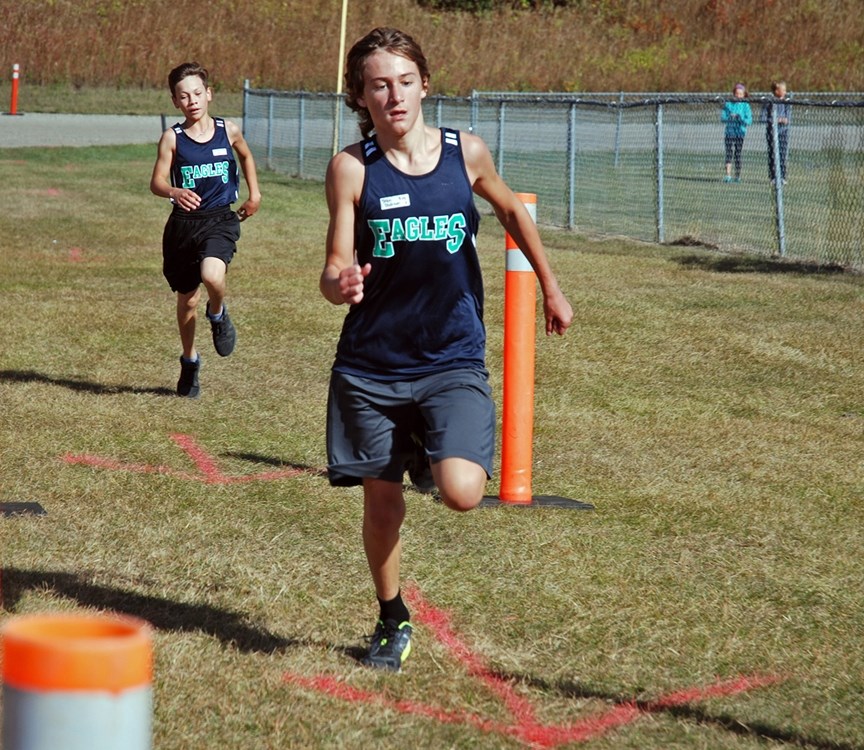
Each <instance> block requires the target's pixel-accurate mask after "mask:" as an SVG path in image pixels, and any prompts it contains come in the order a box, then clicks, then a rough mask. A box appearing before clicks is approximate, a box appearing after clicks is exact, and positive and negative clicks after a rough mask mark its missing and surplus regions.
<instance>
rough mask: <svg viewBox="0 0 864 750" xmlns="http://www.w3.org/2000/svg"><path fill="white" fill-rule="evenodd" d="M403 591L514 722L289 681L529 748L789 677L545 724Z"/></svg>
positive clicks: (328, 679) (741, 681) (753, 678)
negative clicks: (572, 721)
mask: <svg viewBox="0 0 864 750" xmlns="http://www.w3.org/2000/svg"><path fill="white" fill-rule="evenodd" d="M403 593H404V594H405V597H406V599H407V600H408V602H409V603H410V604H411V606H412V608H413V610H414V612H415V618H414V619H415V621H416V622H419V623H422V624H424V625H425V626H426V627H428V628H429V629H430V630H432V632H433V634H434V636H435V638H436V639H437V640H438V641H439V642H440V643H442V644H443V645H444V646H446V647H447V649H448V650H449V651H450V653H451V654H452V655H453V656H454V658H456V660H457V661H459V662H460V663H461V664H462V665H463V666H464V667H465V668H466V670H467V671H468V673H469V674H471V675H473V676H475V677H477V678H478V679H479V680H481V681H482V682H483V683H484V684H485V685H486V686H487V688H489V689H490V690H491V691H492V692H493V693H494V694H495V695H497V696H498V697H499V698H500V699H501V700H502V702H503V704H504V707H505V708H506V709H507V710H508V712H509V713H510V715H511V716H512V717H513V719H514V720H515V721H514V722H513V723H509V724H508V723H504V722H501V721H494V720H491V719H488V718H483V717H480V716H477V715H474V714H469V713H459V712H454V711H445V710H443V709H441V708H437V707H435V706H431V705H428V704H425V703H420V702H417V701H406V700H398V701H397V700H392V699H390V698H387V697H386V696H384V695H382V694H379V693H372V692H369V691H364V690H359V689H357V688H354V687H351V686H350V685H347V684H345V683H344V682H341V681H339V680H338V679H336V678H335V677H332V676H328V675H319V676H318V677H311V678H310V677H303V676H301V675H295V674H291V673H287V674H286V675H285V676H284V679H285V681H286V682H291V683H293V684H296V685H300V686H302V687H305V688H308V689H311V690H315V691H317V692H320V693H324V694H326V695H330V696H333V697H335V698H339V699H341V700H345V701H349V702H352V703H367V704H369V703H374V704H377V705H381V706H384V707H386V708H390V709H392V710H394V711H398V712H400V713H404V714H413V715H417V716H423V717H426V718H430V719H435V720H436V721H439V722H441V723H445V724H467V725H470V726H473V727H475V728H477V729H479V730H481V731H483V732H487V733H494V734H500V735H502V736H509V737H512V738H514V739H516V740H518V741H520V742H522V743H523V744H526V745H528V746H529V747H535V748H555V747H558V746H560V745H565V744H570V743H581V742H587V741H588V740H591V739H595V738H597V737H599V736H600V735H603V734H605V733H606V732H609V731H610V730H612V729H615V728H618V727H621V726H624V725H626V724H630V723H632V722H633V721H635V720H636V719H638V718H639V717H640V716H642V715H644V714H648V713H656V712H662V711H665V710H668V709H670V708H674V707H675V706H681V705H685V704H688V703H691V702H694V701H700V700H705V699H706V698H717V697H723V696H730V695H735V694H737V693H741V692H746V691H748V690H754V689H756V688H760V687H766V686H768V685H771V684H774V683H777V682H780V681H781V680H782V679H783V678H782V677H780V676H776V675H750V676H747V675H742V676H739V677H736V678H733V679H730V680H725V681H720V682H716V683H714V684H712V685H708V686H706V687H694V688H689V689H687V690H681V691H677V692H674V693H669V694H668V695H666V696H663V697H661V698H658V699H656V700H654V701H648V702H637V701H635V700H634V701H627V702H624V703H620V704H618V705H617V706H614V707H613V708H611V709H609V710H608V711H605V712H603V713H601V714H599V715H597V716H592V717H588V718H585V719H583V720H581V721H578V722H576V723H575V724H564V725H546V724H540V723H538V722H537V720H536V718H535V713H534V709H533V707H532V706H531V705H530V704H529V702H528V701H527V700H526V699H524V698H521V697H520V696H518V695H517V694H516V693H515V691H514V688H513V684H512V682H510V681H507V680H505V679H503V678H501V677H499V676H498V675H495V674H493V673H492V672H491V670H490V669H489V667H488V666H486V664H485V663H484V661H483V660H482V659H481V658H480V657H479V656H477V655H476V654H475V653H474V652H473V651H472V650H471V649H470V648H468V647H467V646H466V645H465V644H464V643H463V642H462V641H461V640H460V639H459V638H458V637H457V636H456V634H455V633H454V632H453V630H452V627H451V624H450V616H449V615H448V614H447V613H446V612H444V611H443V610H440V609H437V608H436V607H433V606H431V605H430V604H429V603H427V602H426V601H425V599H424V598H423V596H422V594H421V593H420V591H419V589H417V588H416V587H415V586H406V587H404V588H403Z"/></svg>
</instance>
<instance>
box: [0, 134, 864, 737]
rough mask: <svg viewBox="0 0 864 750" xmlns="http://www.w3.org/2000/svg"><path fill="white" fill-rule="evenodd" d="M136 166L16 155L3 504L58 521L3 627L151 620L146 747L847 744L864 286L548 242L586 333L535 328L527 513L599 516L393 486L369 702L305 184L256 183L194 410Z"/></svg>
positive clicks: (854, 632)
mask: <svg viewBox="0 0 864 750" xmlns="http://www.w3.org/2000/svg"><path fill="white" fill-rule="evenodd" d="M153 154H154V150H153V147H147V146H145V147H117V148H84V149H48V148H43V149H16V150H11V149H6V150H0V162H2V167H3V173H4V176H5V179H4V180H3V182H2V184H0V198H2V204H3V206H4V211H3V215H2V218H0V236H2V238H3V252H4V263H3V272H2V274H0V300H2V310H3V348H2V357H0V362H2V365H0V403H2V415H3V416H2V419H3V422H2V424H3V427H2V430H0V502H4V503H7V502H38V503H40V504H41V505H42V506H43V507H44V508H45V510H46V511H47V515H45V516H42V517H35V516H13V517H0V541H2V544H0V554H2V558H0V564H2V578H0V586H2V590H0V593H2V606H0V622H3V621H6V620H7V619H8V618H9V617H12V616H15V615H21V614H25V613H32V612H44V611H60V610H62V611H69V610H98V611H104V610H110V611H120V612H125V613H130V614H134V615H138V616H140V617H143V618H145V619H147V620H148V621H150V622H151V623H152V624H153V625H154V628H155V635H154V654H155V677H154V696H155V702H154V715H153V721H154V747H156V748H159V750H181V749H185V748H214V749H215V748H219V749H222V748H244V750H246V749H252V748H255V749H256V750H258V749H265V748H272V749H275V748H368V747H394V748H396V747H406V746H408V747H415V748H429V749H432V748H436V749H437V748H445V747H448V748H460V749H462V748H520V747H528V746H533V747H575V746H579V745H585V746H587V747H591V748H598V749H604V748H616V749H618V748H633V749H636V748H638V749H640V750H642V749H644V748H661V747H662V748H686V749H688V750H690V749H695V748H704V749H706V750H707V749H709V748H710V749H711V750H717V749H720V750H722V749H726V748H728V749H736V750H737V749H741V750H743V749H745V748H754V749H755V748H763V747H812V748H825V749H828V748H830V749H831V750H837V749H841V750H851V749H853V748H862V747H864V701H862V694H864V676H862V675H864V653H862V646H861V633H862V632H864V614H862V612H864V606H862V605H864V594H862V587H861V573H860V557H861V550H862V546H864V538H862V529H864V508H862V502H861V500H862V495H864V462H862V457H864V382H862V377H861V373H862V365H864V362H862V350H861V341H862V335H864V324H862V320H864V318H862V314H861V305H862V292H864V279H862V278H861V277H860V276H853V275H847V274H839V273H829V272H827V271H824V272H818V269H816V270H815V272H814V269H813V268H810V267H807V266H804V265H801V266H796V265H794V264H788V263H787V264H781V263H774V262H772V261H770V260H768V259H766V258H747V257H744V256H737V255H721V254H710V253H707V252H704V251H701V250H693V249H692V248H670V247H657V246H652V245H644V244H636V243H627V242H623V241H617V240H616V241H604V242H599V241H590V240H587V239H585V238H583V237H580V236H578V235H576V234H572V233H566V232H558V231H551V230H549V231H544V238H545V240H546V243H547V248H548V252H549V254H550V257H551V259H552V262H553V264H554V267H555V268H556V270H557V273H558V276H559V279H560V281H561V284H562V286H563V288H564V289H565V291H566V292H567V293H568V295H569V297H570V299H571V301H572V303H573V307H574V310H575V313H576V322H575V324H574V325H573V327H572V328H571V330H570V331H569V332H568V333H567V335H566V336H565V337H564V338H563V339H557V338H556V339H554V340H553V339H546V338H545V337H542V336H538V343H537V366H536V397H535V428H534V481H533V487H534V492H535V493H536V494H549V495H560V496H563V497H568V498H574V499H579V500H583V501H587V502H590V503H592V504H593V505H594V506H595V510H594V511H580V510H571V509H567V508H551V507H536V508H528V509H526V508H510V507H503V508H502V507H496V508H481V509H478V510H476V511H473V512H471V513H469V514H464V515H457V514H454V513H451V512H448V511H446V510H445V509H444V508H443V507H442V506H441V505H439V504H437V503H435V502H433V501H432V500H430V499H429V498H428V497H426V496H422V495H419V494H416V493H412V492H409V493H408V495H407V500H408V518H407V522H406V525H405V527H404V537H403V538H404V576H405V584H406V591H407V592H408V593H409V596H410V599H411V601H412V603H413V604H414V612H415V622H416V634H415V652H414V654H412V656H411V659H410V660H409V661H408V663H407V666H406V669H405V670H404V671H403V673H402V674H401V675H399V676H394V675H390V674H381V673H377V672H370V671H367V670H365V669H363V668H362V667H360V666H359V665H358V663H357V655H358V654H359V653H360V650H361V648H362V646H363V636H364V635H365V634H367V633H369V632H371V630H372V626H373V621H374V618H375V616H376V611H375V608H374V606H373V605H374V592H373V590H372V587H371V582H370V578H369V575H368V572H367V570H366V566H365V559H364V556H363V552H362V546H361V541H360V519H361V498H360V495H359V492H358V491H357V490H353V489H333V488H330V487H329V486H328V485H327V482H326V480H325V479H324V478H323V477H322V476H321V475H320V473H319V471H318V470H319V469H321V468H323V465H324V461H325V456H324V411H325V409H324V407H325V399H326V385H327V378H328V372H329V366H330V362H331V358H332V355H333V352H334V348H335V343H336V339H337V336H338V332H339V328H340V325H341V321H342V316H343V315H344V312H345V311H344V309H342V308H335V307H332V306H330V305H329V304H328V303H327V302H325V301H324V300H323V298H321V297H320V295H319V293H318V290H317V279H318V274H319V271H320V267H321V263H322V261H323V247H324V233H325V227H326V208H325V204H324V199H323V187H322V185H320V184H318V183H313V182H300V181H291V180H288V179H287V178H283V177H280V176H277V175H274V174H272V173H267V174H264V175H263V176H262V187H263V193H264V202H263V205H262V209H261V212H260V213H259V214H258V215H257V216H255V217H254V218H253V219H251V220H250V221H249V222H247V223H245V224H244V225H243V238H242V239H241V243H240V251H239V253H238V255H237V258H236V261H235V263H234V264H233V265H232V267H231V272H230V274H229V305H230V308H231V312H232V317H233V318H234V319H235V322H236V324H237V327H238V332H239V338H238V347H237V350H236V352H235V353H234V354H233V355H232V356H231V357H230V358H228V359H220V358H219V357H218V356H216V354H215V352H213V351H212V346H211V345H210V342H209V341H207V335H206V334H207V332H206V330H205V331H202V332H201V336H202V338H201V350H202V357H203V360H204V363H203V367H202V373H201V382H202V398H201V399H200V401H197V402H188V401H185V400H182V399H178V398H176V397H174V396H173V395H172V393H173V387H174V384H175V382H176V378H177V374H178V370H179V367H178V363H177V358H178V356H179V347H178V342H177V335H176V331H175V323H174V304H173V299H172V296H171V294H170V292H169V290H168V288H167V286H166V285H165V283H164V281H163V279H162V277H161V270H160V238H161V232H162V227H163V225H164V220H165V218H166V216H167V212H168V206H167V204H166V203H165V202H164V201H160V200H158V199H156V198H154V197H153V196H151V195H150V193H149V192H148V189H147V185H148V181H149V175H150V169H151V167H152V158H153ZM483 225H484V226H483V230H482V232H481V238H480V240H481V241H480V252H481V259H482V262H483V265H484V269H485V274H486V286H487V291H488V297H487V315H486V317H487V327H488V331H489V368H490V371H491V377H492V382H493V386H494V388H495V391H496V395H497V396H499V397H500V392H501V372H502V367H501V350H502V336H503V334H502V319H503V311H502V310H503V298H502V297H503V262H504V261H503V247H504V240H503V234H502V232H501V230H500V228H499V227H498V226H497V224H496V223H495V222H494V220H493V219H492V218H491V217H485V218H484V221H483ZM538 328H539V324H538ZM499 402H500V398H499ZM196 457H197V462H196V460H195V459H196ZM209 462H212V463H209ZM489 494H491V495H495V494H497V479H495V480H493V481H492V482H490V484H489Z"/></svg>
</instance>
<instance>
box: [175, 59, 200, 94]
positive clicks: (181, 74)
mask: <svg viewBox="0 0 864 750" xmlns="http://www.w3.org/2000/svg"><path fill="white" fill-rule="evenodd" d="M189 76H198V77H199V78H200V79H201V80H202V81H203V83H204V85H205V86H207V77H208V73H207V68H205V67H204V66H203V65H199V64H198V63H197V62H185V63H181V64H180V65H178V66H177V67H176V68H174V70H172V71H171V72H170V73H169V74H168V88H169V89H170V91H171V96H174V89H175V88H176V87H177V84H178V83H180V81H182V80H183V79H184V78H188V77H189Z"/></svg>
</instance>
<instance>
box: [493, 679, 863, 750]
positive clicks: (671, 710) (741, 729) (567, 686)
mask: <svg viewBox="0 0 864 750" xmlns="http://www.w3.org/2000/svg"><path fill="white" fill-rule="evenodd" d="M496 676H497V677H500V678H501V679H503V680H509V681H512V682H517V683H520V684H523V685H527V686H529V687H531V688H534V689H536V690H540V691H541V692H545V693H557V694H558V695H561V696H563V697H564V698H574V699H581V700H602V701H605V702H607V703H615V704H626V703H632V704H634V705H635V706H637V707H638V708H640V709H643V710H645V711H648V712H656V710H657V709H656V708H653V707H652V704H651V701H646V700H641V701H640V700H634V699H633V698H632V697H630V696H626V695H615V694H612V693H607V692H604V691H601V690H593V689H591V688H589V687H587V686H586V685H582V684H580V683H578V682H572V681H569V680H560V681H557V682H549V681H547V680H543V679H539V678H537V677H532V676H531V675H516V674H502V673H498V674H496ZM662 711H663V713H665V714H669V715H670V716H675V717H676V718H679V719H686V720H687V721H692V722H695V723H697V724H701V725H705V726H714V727H718V728H720V729H723V730H725V731H727V732H731V733H732V734H737V735H740V736H742V737H750V738H758V739H759V740H762V741H765V740H768V741H770V742H777V743H782V744H785V745H792V746H793V747H807V748H814V750H864V747H862V746H861V745H852V744H849V743H846V742H835V741H834V740H824V739H819V738H817V737H808V736H805V735H802V734H798V733H796V732H790V731H788V730H786V729H780V728H778V727H774V726H770V725H768V724H765V723H762V722H758V721H755V722H754V721H748V722H747V723H746V724H745V723H744V722H742V721H741V720H740V719H736V718H735V717H734V716H730V715H728V714H712V713H710V712H709V711H707V710H706V709H704V708H702V707H700V706H698V705H690V704H685V705H677V706H663V708H662Z"/></svg>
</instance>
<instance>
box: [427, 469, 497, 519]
mask: <svg viewBox="0 0 864 750" xmlns="http://www.w3.org/2000/svg"><path fill="white" fill-rule="evenodd" d="M432 475H433V477H434V478H435V484H436V485H437V487H438V492H439V493H440V495H441V501H442V502H443V503H444V505H446V506H447V507H448V508H450V509H451V510H455V511H460V512H465V511H468V510H471V509H473V508H476V507H477V506H478V505H479V504H480V501H481V500H482V499H483V493H484V491H485V490H486V471H485V470H484V469H483V468H482V467H481V466H479V465H477V464H475V463H473V462H471V461H466V460H464V459H444V460H443V461H442V462H441V463H440V464H433V465H432Z"/></svg>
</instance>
